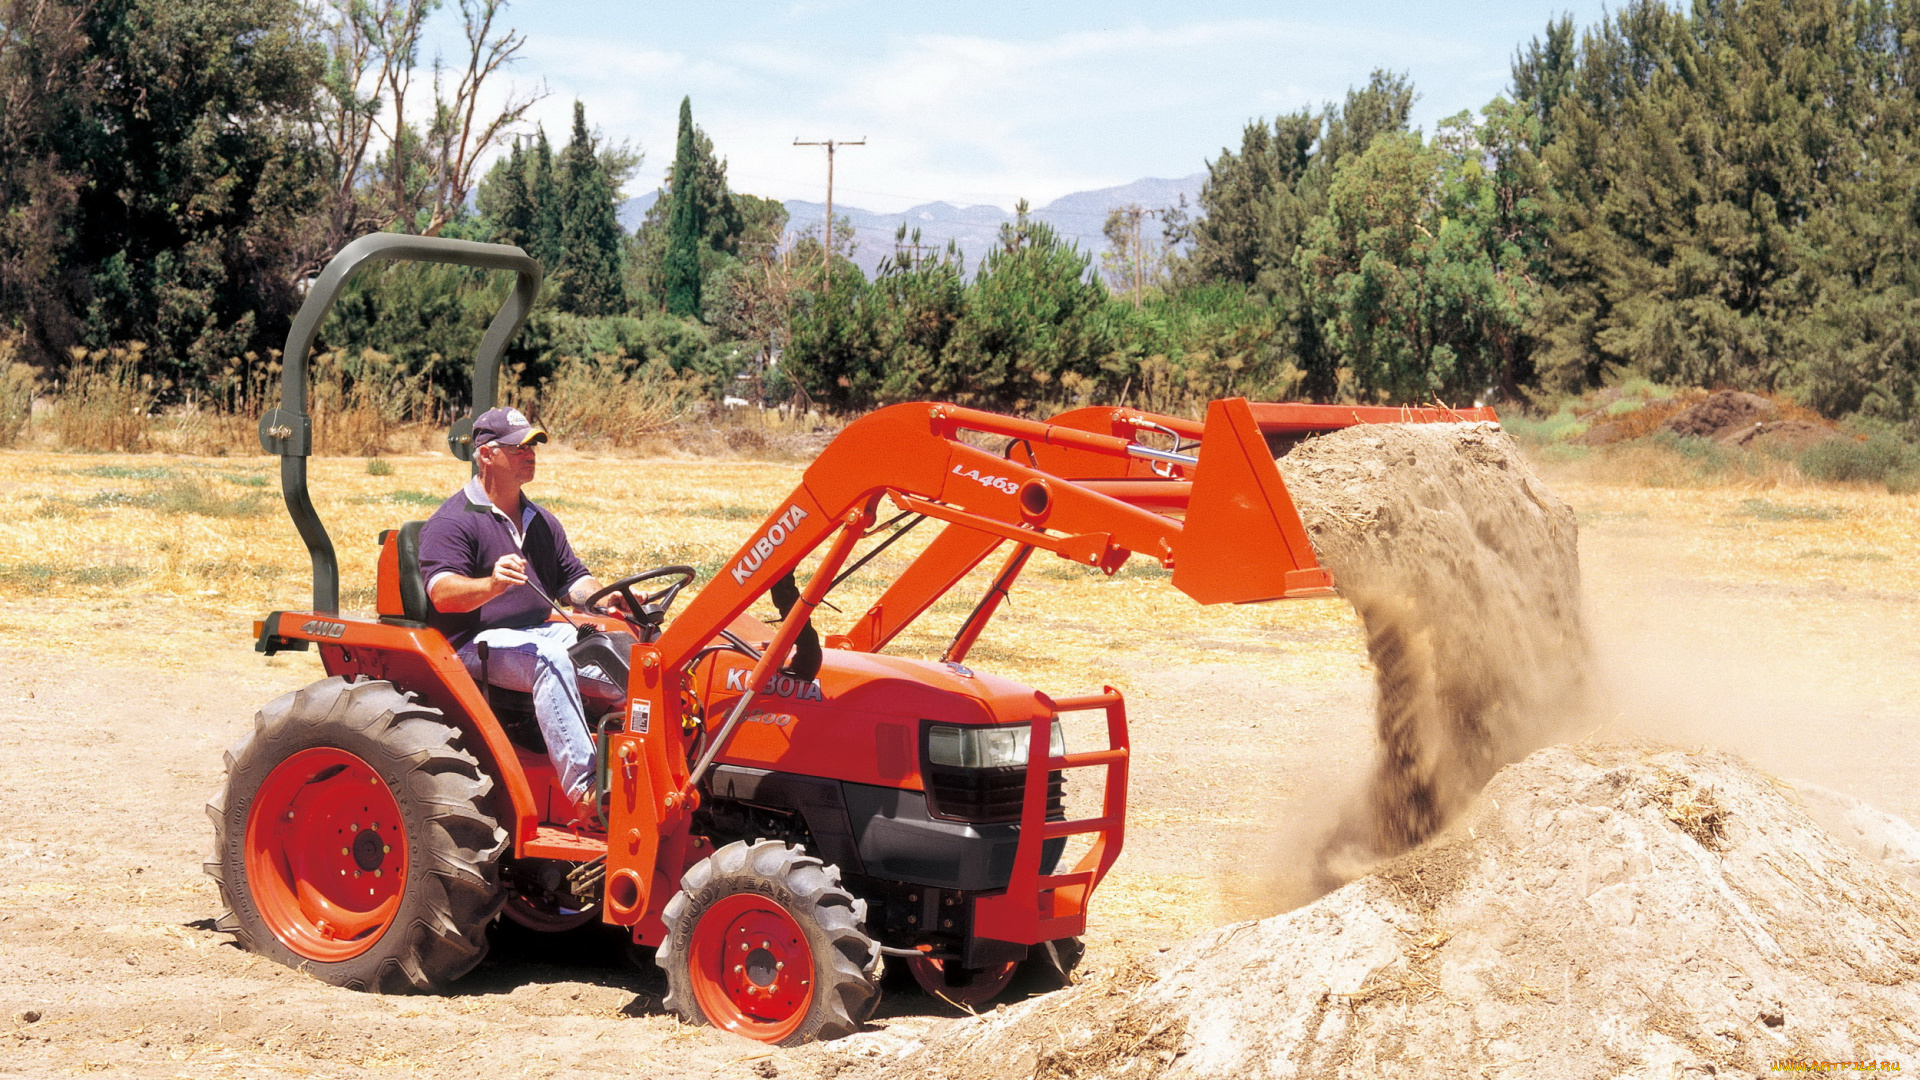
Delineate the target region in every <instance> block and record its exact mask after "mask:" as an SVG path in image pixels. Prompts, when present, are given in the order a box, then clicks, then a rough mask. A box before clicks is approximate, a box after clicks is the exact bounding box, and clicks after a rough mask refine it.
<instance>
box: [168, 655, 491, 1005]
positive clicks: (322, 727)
mask: <svg viewBox="0 0 1920 1080" xmlns="http://www.w3.org/2000/svg"><path fill="white" fill-rule="evenodd" d="M459 742H460V732H459V731H458V730H457V729H456V728H454V727H453V726H451V725H449V724H448V723H446V721H445V719H444V718H443V717H442V714H441V713H440V711H439V710H437V709H431V708H428V707H426V706H424V705H420V704H417V703H415V702H414V701H413V697H412V695H410V694H403V693H401V692H400V691H398V690H396V689H395V688H394V687H393V685H392V684H391V683H386V682H378V681H363V682H351V683H350V682H347V681H346V680H344V679H339V678H329V679H323V680H321V681H319V682H317V683H314V684H313V685H311V686H308V687H306V688H305V689H303V690H299V691H297V692H295V693H292V694H287V695H285V696H283V697H280V698H277V699H275V700H274V701H273V702H271V703H269V704H268V705H267V706H266V707H265V708H264V709H261V710H260V712H259V713H258V714H257V715H256V716H255V717H254V730H253V732H252V734H250V735H248V736H246V737H245V738H243V739H241V740H240V741H239V742H238V743H236V744H234V746H233V748H232V749H230V750H228V751H227V755H226V765H227V775H226V781H225V783H224V784H223V785H222V786H221V788H220V790H218V791H216V792H215V793H214V796H213V798H212V799H211V800H209V801H208V803H207V814H208V816H209V817H211V818H212V819H213V827H214V852H213V856H212V857H211V858H209V859H208V860H207V863H206V871H207V873H208V874H210V875H211V876H212V877H213V879H214V881H215V882H216V883H217V884H218V885H219V887H220V899H221V902H222V904H223V905H224V906H225V910H224V911H222V913H221V915H220V918H219V920H218V922H217V926H218V928H219V929H220V930H222V931H225V932H227V933H231V934H233V935H234V936H235V937H236V938H238V939H239V941H240V944H241V945H242V946H244V947H246V948H247V949H249V950H251V951H253V952H256V953H259V954H261V955H262V956H266V957H268V958H270V959H273V960H276V961H278V962H280V963H282V964H285V965H287V966H288V967H294V968H299V969H301V970H304V971H306V972H308V973H309V974H311V975H313V976H314V977H315V978H318V979H320V980H321V981H323V982H328V983H332V984H333V985H335V986H345V987H349V988H351V989H355V990H372V991H376V992H380V993H395V992H404V991H409V990H439V989H443V988H444V987H446V986H447V984H449V983H451V982H453V981H454V980H455V979H458V978H459V977H460V976H462V975H464V974H466V973H467V972H468V971H471V970H472V969H473V967H474V966H475V965H476V964H478V963H479V962H480V961H481V959H482V958H483V957H485V956H486V953H487V937H486V930H487V924H488V923H489V922H490V921H492V919H493V917H494V915H495V913H497V912H498V911H499V910H500V904H501V902H502V901H503V900H504V899H505V893H504V892H503V891H502V890H501V888H500V869H499V868H500V858H501V855H502V854H503V853H504V852H505V851H506V848H507V833H506V830H504V829H502V828H500V826H499V823H498V821H496V820H495V818H494V817H493V815H492V814H491V813H489V812H488V810H487V804H488V795H489V793H490V792H491V790H492V788H493V781H492V779H491V778H490V777H488V776H487V775H486V774H485V773H483V772H482V771H481V769H480V764H479V762H478V761H477V760H475V759H474V757H473V756H472V755H471V754H468V753H467V752H466V751H465V750H464V749H462V748H461V747H460V745H459Z"/></svg>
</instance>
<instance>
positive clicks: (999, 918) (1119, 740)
mask: <svg viewBox="0 0 1920 1080" xmlns="http://www.w3.org/2000/svg"><path fill="white" fill-rule="evenodd" d="M1095 709H1099V710H1103V711H1105V712H1106V714H1107V745H1108V746H1109V747H1111V749H1108V750H1092V751H1088V752H1086V753H1081V754H1067V755H1065V756H1063V757H1036V756H1034V755H1033V754H1032V753H1031V751H1030V752H1029V754H1028V760H1027V786H1026V796H1025V799H1024V801H1023V802H1022V805H1021V811H1020V846H1019V848H1018V849H1017V850H1016V852H1015V854H1014V857H1013V876H1012V877H1011V878H1010V879H1009V881H1008V882H1007V891H1006V892H1004V893H1001V894H999V895H997V896H982V897H979V898H978V899H976V900H975V901H974V916H973V931H974V934H975V936H977V937H985V938H993V939H996V940H999V941H1012V942H1017V943H1019V944H1023V945H1037V944H1039V943H1040V942H1043V941H1057V940H1059V939H1060V938H1065V937H1074V936H1076V935H1079V934H1081V933H1084V932H1085V931H1086V928H1087V901H1088V900H1089V899H1091V898H1092V896H1093V890H1094V889H1095V888H1097V887H1098V886H1099V884H1100V881H1101V879H1103V878H1105V877H1106V876H1107V871H1108V870H1109V869H1111V868H1112V866H1113V860H1115V859H1117V858H1119V857H1120V845H1121V841H1122V839H1123V838H1124V834H1125V831H1126V815H1127V747H1128V745H1129V744H1128V742H1127V707H1126V703H1125V702H1124V701H1123V700H1122V699H1121V697H1120V693H1119V691H1117V690H1115V689H1114V688H1113V687H1111V686H1109V687H1106V688H1104V690H1103V692H1101V693H1098V694H1089V695H1087V696H1086V697H1078V698H1063V699H1061V700H1059V701H1056V702H1054V710H1053V712H1051V713H1044V714H1042V715H1040V716H1036V717H1034V719H1033V729H1032V731H1031V733H1030V734H1029V735H1028V741H1027V746H1028V747H1042V746H1048V745H1049V744H1050V743H1049V736H1050V734H1051V728H1052V726H1053V721H1054V719H1055V718H1056V717H1058V716H1059V714H1061V713H1069V712H1090V711H1092V710H1095ZM1094 766H1105V768H1106V770H1107V783H1106V793H1105V798H1104V799H1103V800H1102V802H1103V805H1102V806H1101V809H1100V816H1099V817H1092V818H1080V819H1077V820H1073V821H1048V820H1046V818H1047V774H1048V773H1051V772H1055V771H1060V770H1066V769H1087V768H1092V767H1094ZM1083 833H1091V834H1093V837H1094V839H1093V846H1092V847H1091V848H1089V849H1088V851H1087V853H1086V854H1085V855H1083V856H1081V858H1080V862H1079V863H1078V865H1076V866H1075V867H1074V868H1073V869H1072V870H1069V871H1067V872H1066V873H1064V874H1042V873H1041V872H1040V857H1041V849H1042V848H1043V847H1044V846H1045V844H1046V842H1047V841H1049V840H1053V839H1056V838H1059V837H1066V836H1077V835H1080V834H1083Z"/></svg>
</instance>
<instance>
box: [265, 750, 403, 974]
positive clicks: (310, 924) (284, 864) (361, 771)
mask: <svg viewBox="0 0 1920 1080" xmlns="http://www.w3.org/2000/svg"><path fill="white" fill-rule="evenodd" d="M246 860H247V884H248V886H249V889H250V891H251V892H252V895H253V898H254V902H255V903H256V904H257V905H258V906H259V909H260V916H261V918H262V919H263V920H264V921H265V922H266V924H267V928H268V929H269V930H271V931H273V936H274V937H276V938H278V939H279V940H280V943H281V944H282V945H285V946H286V947H287V948H289V949H292V950H293V951H294V952H295V953H297V954H299V955H300V956H303V957H306V958H307V959H309V960H318V961H323V962H327V963H338V962H340V961H342V960H351V959H352V958H354V957H356V956H359V955H360V954H361V953H363V952H366V951H367V950H368V949H370V948H372V947H373V943H374V942H376V941H378V940H380V935H381V934H383V933H385V932H386V930H387V928H388V927H389V926H391V925H393V920H394V916H395V914H396V913H398V912H399V910H400V899H401V896H402V895H403V894H404V893H405V891H406V874H407V830H406V826H405V825H404V824H403V823H402V822H401V820H400V804H399V802H398V801H397V800H395V799H394V797H393V792H391V791H389V790H388V789H387V785H386V784H385V783H384V782H382V781H381V779H380V774H379V773H376V772H374V770H373V768H372V766H370V765H368V764H367V763H366V762H364V761H362V760H360V759H359V758H358V757H356V756H354V755H353V754H349V753H347V752H346V751H345V750H339V749H335V748H334V747H330V746H321V747H315V748H313V749H311V750H302V751H300V752H299V753H297V754H295V755H293V756H292V757H290V758H288V759H286V760H285V761H283V762H281V763H280V764H279V765H277V766H275V767H274V769H273V771H272V772H271V773H269V774H268V775H267V779H266V782H265V783H263V784H261V785H260V790H259V791H258V792H256V793H255V795H254V800H253V808H252V810H251V812H250V813H249V814H248V816H247V840H246Z"/></svg>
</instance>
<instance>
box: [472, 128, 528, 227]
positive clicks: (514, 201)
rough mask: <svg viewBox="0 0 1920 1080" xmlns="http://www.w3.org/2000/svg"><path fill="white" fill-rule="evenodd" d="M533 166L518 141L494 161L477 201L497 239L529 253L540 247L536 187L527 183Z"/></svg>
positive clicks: (482, 183)
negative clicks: (535, 197)
mask: <svg viewBox="0 0 1920 1080" xmlns="http://www.w3.org/2000/svg"><path fill="white" fill-rule="evenodd" d="M530 166H531V162H530V161H529V159H528V157H527V154H526V151H525V148H524V147H523V146H522V144H521V141H520V140H518V139H515V140H514V142H513V150H512V151H511V152H509V153H508V155H507V156H506V157H504V158H501V159H500V160H498V161H496V162H494V164H493V168H492V170H490V171H489V172H488V174H487V178H486V179H485V180H483V181H482V182H481V184H480V192H479V196H478V198H477V200H476V201H477V203H478V204H479V209H480V213H481V215H482V216H483V217H485V218H486V219H487V221H488V222H489V223H490V224H491V227H492V234H493V238H494V240H496V241H497V242H499V243H502V244H512V245H514V246H515V247H518V248H522V249H525V250H529V251H530V250H531V249H532V248H534V247H535V246H537V245H535V244H534V227H535V225H536V224H537V222H538V218H539V209H538V207H536V206H535V205H534V202H533V188H532V186H531V185H530V184H529V183H528V175H527V174H528V169H529V167H530Z"/></svg>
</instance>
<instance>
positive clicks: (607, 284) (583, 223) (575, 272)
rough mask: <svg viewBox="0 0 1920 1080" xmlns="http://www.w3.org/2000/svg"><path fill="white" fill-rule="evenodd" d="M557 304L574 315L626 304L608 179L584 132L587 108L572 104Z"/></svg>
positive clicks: (563, 164)
mask: <svg viewBox="0 0 1920 1080" xmlns="http://www.w3.org/2000/svg"><path fill="white" fill-rule="evenodd" d="M560 170H561V181H560V184H559V191H558V195H559V202H560V248H561V251H562V252H563V253H564V254H563V255H562V256H561V261H560V268H559V270H558V271H557V272H556V276H557V277H558V279H559V282H558V284H559V288H560V298H559V304H560V308H561V310H563V311H571V312H573V313H574V314H576V315H614V314H618V313H620V312H622V311H624V310H625V309H626V304H625V303H624V289H623V287H622V283H621V272H620V259H621V243H622V241H623V240H624V239H625V231H624V230H622V229H621V228H620V219H619V216H618V211H617V209H616V206H615V196H616V194H617V192H616V190H615V187H614V183H613V180H612V178H610V177H609V176H607V174H606V170H605V169H604V168H603V167H602V164H601V161H600V155H599V152H598V148H597V147H596V145H595V141H594V139H593V137H592V136H591V135H590V134H588V132H587V114H586V108H585V106H583V105H582V104H581V103H580V102H578V101H576V102H574V103H573V138H572V140H571V141H569V142H568V143H567V148H566V150H565V151H563V152H562V153H561V155H560Z"/></svg>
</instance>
